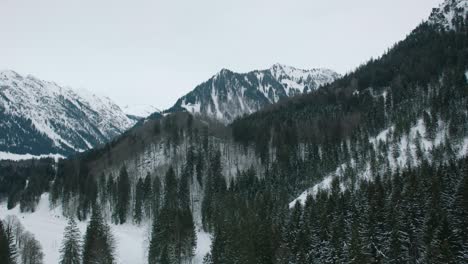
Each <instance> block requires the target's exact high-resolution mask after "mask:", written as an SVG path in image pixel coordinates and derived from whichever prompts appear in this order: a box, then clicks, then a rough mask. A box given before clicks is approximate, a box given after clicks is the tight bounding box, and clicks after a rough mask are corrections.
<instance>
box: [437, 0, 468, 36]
mask: <svg viewBox="0 0 468 264" xmlns="http://www.w3.org/2000/svg"><path fill="white" fill-rule="evenodd" d="M467 12H468V0H445V1H444V2H443V3H442V4H440V6H439V7H438V8H434V9H433V11H432V13H431V15H430V17H429V23H430V24H437V25H440V26H441V27H442V28H443V29H446V30H453V29H455V23H454V22H455V21H454V19H457V18H460V17H461V18H462V19H465V18H466V14H467Z"/></svg>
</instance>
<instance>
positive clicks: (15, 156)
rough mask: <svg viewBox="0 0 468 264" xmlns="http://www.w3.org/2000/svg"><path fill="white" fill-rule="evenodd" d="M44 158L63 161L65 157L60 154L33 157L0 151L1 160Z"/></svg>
mask: <svg viewBox="0 0 468 264" xmlns="http://www.w3.org/2000/svg"><path fill="white" fill-rule="evenodd" d="M42 158H53V159H55V160H58V159H63V158H65V157H64V156H62V155H60V154H52V153H50V154H44V155H31V154H15V153H10V152H3V151H0V160H14V161H18V160H28V159H42Z"/></svg>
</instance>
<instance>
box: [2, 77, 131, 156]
mask: <svg viewBox="0 0 468 264" xmlns="http://www.w3.org/2000/svg"><path fill="white" fill-rule="evenodd" d="M0 117H1V118H0V151H3V152H10V153H14V154H32V155H41V154H51V153H52V154H61V155H68V154H70V153H73V152H75V151H83V150H87V149H90V148H92V147H94V146H96V145H98V144H102V143H104V142H106V141H108V140H109V139H111V138H113V137H115V136H117V135H119V134H121V133H122V132H123V131H125V130H126V129H128V128H129V127H131V126H132V125H133V124H134V123H135V121H134V120H131V119H130V118H128V117H127V116H126V115H125V113H124V112H122V110H121V109H120V108H119V106H117V105H116V104H115V103H113V102H112V101H111V100H110V99H109V98H107V97H99V96H96V95H94V94H92V93H90V92H88V91H85V90H72V89H70V88H65V87H61V86H59V85H57V84H56V83H53V82H47V81H43V80H40V79H38V78H36V77H33V76H31V75H28V76H25V77H24V76H21V75H19V74H18V73H16V72H14V71H2V72H0Z"/></svg>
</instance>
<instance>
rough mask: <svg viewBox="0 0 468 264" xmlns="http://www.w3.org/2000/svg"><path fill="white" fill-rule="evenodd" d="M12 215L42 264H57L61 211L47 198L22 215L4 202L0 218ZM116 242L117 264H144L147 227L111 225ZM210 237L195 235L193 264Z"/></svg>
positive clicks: (82, 229) (64, 220) (82, 224)
mask: <svg viewBox="0 0 468 264" xmlns="http://www.w3.org/2000/svg"><path fill="white" fill-rule="evenodd" d="M8 215H15V216H17V217H18V219H19V220H20V221H21V224H22V225H23V226H24V227H25V229H26V230H27V231H29V232H31V233H32V234H33V235H34V237H35V238H36V239H37V240H38V241H39V242H40V243H41V246H42V249H43V252H44V263H47V264H49V263H58V262H59V258H60V253H59V250H60V247H61V245H62V239H63V231H64V229H65V227H66V225H67V222H68V220H67V218H65V217H64V216H63V215H62V208H61V207H60V206H57V207H55V208H51V207H50V203H49V194H43V195H42V196H41V199H40V201H39V204H38V205H37V208H36V211H35V212H34V213H21V212H20V211H19V205H17V206H16V207H15V208H13V209H11V210H8V209H7V204H6V203H5V202H3V203H0V218H1V219H4V218H5V217H6V216H8ZM77 224H78V228H79V229H80V232H81V235H82V236H84V234H85V233H86V226H87V221H85V222H78V223H77ZM110 227H111V231H112V234H113V235H114V237H115V240H116V251H115V253H116V259H117V263H119V264H128V263H132V264H144V263H147V248H148V244H149V243H148V237H149V234H150V230H151V229H150V223H145V224H142V225H141V226H136V225H132V224H124V225H113V224H111V225H110ZM210 246H211V236H210V235H209V234H207V233H205V232H203V231H200V230H199V231H198V232H197V248H196V250H195V253H196V255H195V257H194V264H201V263H202V260H203V257H204V256H205V255H206V254H207V253H208V252H209V250H210Z"/></svg>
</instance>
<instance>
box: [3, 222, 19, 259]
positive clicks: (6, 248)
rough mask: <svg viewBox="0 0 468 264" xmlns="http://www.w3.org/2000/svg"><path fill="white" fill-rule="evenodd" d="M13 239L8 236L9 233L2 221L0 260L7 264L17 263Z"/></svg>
mask: <svg viewBox="0 0 468 264" xmlns="http://www.w3.org/2000/svg"><path fill="white" fill-rule="evenodd" d="M12 242H13V241H11V238H9V237H8V236H7V232H6V230H5V228H4V226H3V222H2V221H1V220H0V260H2V263H3V262H4V263H5V264H13V263H15V258H16V256H15V251H14V244H13V243H12Z"/></svg>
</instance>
